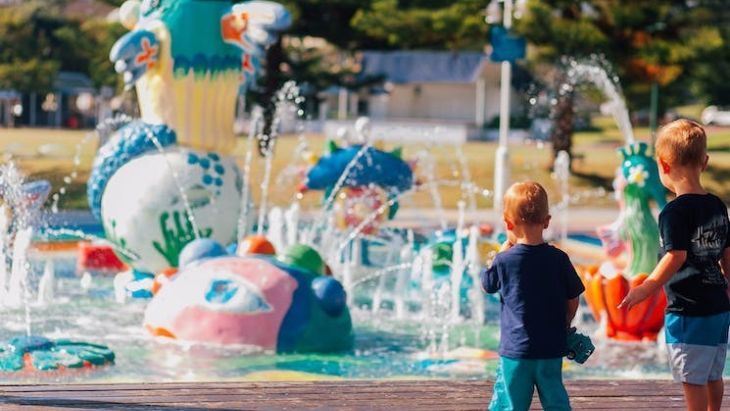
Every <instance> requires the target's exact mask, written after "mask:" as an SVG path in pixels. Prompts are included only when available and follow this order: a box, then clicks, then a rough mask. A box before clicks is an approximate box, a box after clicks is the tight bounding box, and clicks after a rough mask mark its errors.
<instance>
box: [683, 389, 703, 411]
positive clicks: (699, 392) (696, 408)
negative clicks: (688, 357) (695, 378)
mask: <svg viewBox="0 0 730 411" xmlns="http://www.w3.org/2000/svg"><path fill="white" fill-rule="evenodd" d="M682 388H683V389H684V401H685V402H686V403H687V411H707V385H695V384H688V383H686V382H685V383H682Z"/></svg>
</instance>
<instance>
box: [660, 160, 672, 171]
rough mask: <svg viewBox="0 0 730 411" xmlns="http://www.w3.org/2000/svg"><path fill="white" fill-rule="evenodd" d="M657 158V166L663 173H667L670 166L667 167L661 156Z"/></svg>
mask: <svg viewBox="0 0 730 411" xmlns="http://www.w3.org/2000/svg"><path fill="white" fill-rule="evenodd" d="M658 160H659V167H660V168H661V170H662V171H663V172H664V174H669V171H670V170H671V167H669V164H668V163H667V162H666V161H664V160H662V159H661V158H659V159H658Z"/></svg>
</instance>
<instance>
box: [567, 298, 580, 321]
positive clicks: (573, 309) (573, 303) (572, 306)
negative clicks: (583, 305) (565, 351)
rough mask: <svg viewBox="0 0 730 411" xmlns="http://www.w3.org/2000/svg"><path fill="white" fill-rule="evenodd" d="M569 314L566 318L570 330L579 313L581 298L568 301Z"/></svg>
mask: <svg viewBox="0 0 730 411" xmlns="http://www.w3.org/2000/svg"><path fill="white" fill-rule="evenodd" d="M567 304H568V312H567V318H566V323H567V324H566V326H567V327H568V328H570V324H571V323H572V322H573V319H574V318H575V313H577V312H578V305H579V304H580V297H575V298H571V299H570V300H568V303H567Z"/></svg>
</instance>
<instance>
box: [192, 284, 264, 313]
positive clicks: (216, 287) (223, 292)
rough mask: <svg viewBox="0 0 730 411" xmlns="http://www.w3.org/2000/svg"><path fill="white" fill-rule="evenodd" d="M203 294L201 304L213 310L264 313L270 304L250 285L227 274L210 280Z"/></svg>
mask: <svg viewBox="0 0 730 411" xmlns="http://www.w3.org/2000/svg"><path fill="white" fill-rule="evenodd" d="M206 288H207V289H205V291H204V295H203V301H202V305H203V306H205V307H207V308H208V309H209V310H213V311H223V312H229V313H241V314H243V313H245V314H255V313H266V312H270V311H271V310H272V307H271V305H270V304H269V303H268V302H267V301H266V299H265V298H264V297H263V296H262V295H261V294H260V293H259V291H258V290H257V289H256V288H255V287H254V286H253V285H252V284H249V283H247V282H245V281H238V280H237V279H235V278H231V277H228V276H224V277H222V278H221V277H219V278H214V279H212V280H210V282H209V283H208V286H207V287H206Z"/></svg>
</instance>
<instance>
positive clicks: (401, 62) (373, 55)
mask: <svg viewBox="0 0 730 411" xmlns="http://www.w3.org/2000/svg"><path fill="white" fill-rule="evenodd" d="M488 62H489V59H488V56H487V55H486V54H485V53H481V52H449V51H364V52H363V53H362V61H361V66H362V70H361V72H360V76H361V77H370V76H384V77H385V80H386V81H390V82H392V83H397V84H405V83H474V82H476V81H477V79H478V78H479V75H480V73H481V72H482V68H483V66H484V64H486V63H488Z"/></svg>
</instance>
